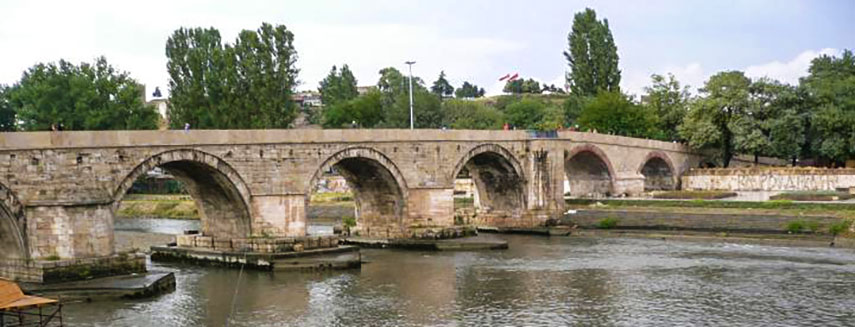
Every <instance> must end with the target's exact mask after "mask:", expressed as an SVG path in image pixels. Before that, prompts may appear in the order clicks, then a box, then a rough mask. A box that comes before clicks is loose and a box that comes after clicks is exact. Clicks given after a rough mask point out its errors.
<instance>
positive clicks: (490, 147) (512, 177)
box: [450, 144, 526, 217]
mask: <svg viewBox="0 0 855 327" xmlns="http://www.w3.org/2000/svg"><path fill="white" fill-rule="evenodd" d="M463 169H467V170H468V171H469V174H470V176H471V177H472V181H473V182H474V183H475V189H476V196H475V205H476V207H478V210H479V211H480V212H484V213H490V212H492V213H496V214H504V215H510V216H515V217H518V216H520V215H521V213H522V212H523V211H524V210H525V208H526V197H525V185H526V179H525V175H524V174H523V171H524V170H523V169H522V166H521V165H520V163H519V161H517V159H516V158H515V157H514V155H513V154H512V153H511V152H510V151H508V150H507V149H505V148H504V147H502V146H501V145H498V144H481V145H478V146H476V147H474V148H472V149H470V150H469V151H467V152H466V153H465V154H463V156H462V157H461V158H460V159H458V160H457V164H456V165H455V167H454V170H453V171H452V175H451V176H450V181H451V184H453V183H454V180H455V178H457V176H458V175H459V174H460V172H461V171H462V170H463Z"/></svg>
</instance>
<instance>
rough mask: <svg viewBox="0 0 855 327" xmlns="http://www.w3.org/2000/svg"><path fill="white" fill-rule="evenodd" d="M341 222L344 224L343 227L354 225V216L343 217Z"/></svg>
mask: <svg viewBox="0 0 855 327" xmlns="http://www.w3.org/2000/svg"><path fill="white" fill-rule="evenodd" d="M341 222H342V223H343V224H344V226H345V227H348V228H350V227H356V218H354V217H345V218H344V219H342V221H341Z"/></svg>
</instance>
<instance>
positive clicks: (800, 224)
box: [787, 220, 805, 234]
mask: <svg viewBox="0 0 855 327" xmlns="http://www.w3.org/2000/svg"><path fill="white" fill-rule="evenodd" d="M804 230H805V222H804V221H803V220H793V221H791V222H789V223H787V232H788V233H790V234H796V233H801V232H802V231H804Z"/></svg>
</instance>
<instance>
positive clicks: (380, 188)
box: [305, 147, 408, 237]
mask: <svg viewBox="0 0 855 327" xmlns="http://www.w3.org/2000/svg"><path fill="white" fill-rule="evenodd" d="M331 170H335V171H337V172H338V173H339V174H341V175H342V177H344V179H345V180H346V181H347V184H348V186H349V187H350V188H351V190H352V191H353V195H354V200H355V202H356V217H357V219H356V221H357V229H358V230H361V231H362V233H363V234H364V235H368V236H385V237H388V236H390V235H392V234H395V235H397V234H399V233H400V232H402V231H403V230H404V229H405V226H404V224H403V220H404V217H406V210H407V190H408V188H407V183H406V181H405V179H404V177H403V175H402V174H401V171H400V170H399V169H398V166H397V165H396V164H395V163H394V162H393V161H392V160H391V159H389V157H387V156H386V155H384V154H383V153H381V152H380V151H378V150H376V149H373V148H369V147H350V148H346V149H344V150H341V151H339V152H336V153H335V154H333V155H331V156H329V157H328V158H327V159H326V160H324V162H323V163H321V165H320V166H319V167H318V169H316V170H315V171H314V172H313V173H312V176H311V177H310V178H309V179H308V181H309V182H308V184H307V185H306V191H305V194H306V201H307V206H308V201H309V197H310V196H311V194H312V193H313V192H314V191H315V190H316V188H317V184H318V181H319V180H320V178H321V177H322V176H323V174H324V173H325V172H327V171H331Z"/></svg>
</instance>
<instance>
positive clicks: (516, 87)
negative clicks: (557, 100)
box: [502, 78, 543, 94]
mask: <svg viewBox="0 0 855 327" xmlns="http://www.w3.org/2000/svg"><path fill="white" fill-rule="evenodd" d="M502 91H503V92H506V93H511V94H521V93H533V94H540V93H541V92H542V91H543V90H542V89H541V88H540V82H538V81H535V80H534V79H532V78H529V79H525V80H524V79H522V78H520V79H515V80H512V81H507V82H506V83H505V87H504V88H503V89H502Z"/></svg>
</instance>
